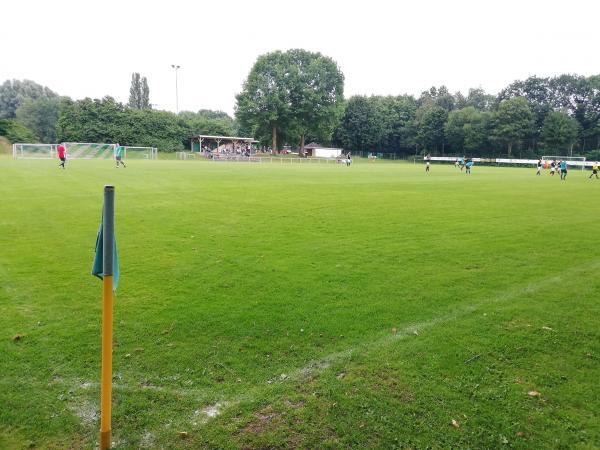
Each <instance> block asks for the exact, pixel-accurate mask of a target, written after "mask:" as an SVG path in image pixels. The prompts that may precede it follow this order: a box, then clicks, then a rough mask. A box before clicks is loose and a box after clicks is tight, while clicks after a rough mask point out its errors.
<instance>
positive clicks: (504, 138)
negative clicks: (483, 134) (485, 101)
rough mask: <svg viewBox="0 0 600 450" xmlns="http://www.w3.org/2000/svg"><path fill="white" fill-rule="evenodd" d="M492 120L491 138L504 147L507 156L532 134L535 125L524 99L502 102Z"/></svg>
mask: <svg viewBox="0 0 600 450" xmlns="http://www.w3.org/2000/svg"><path fill="white" fill-rule="evenodd" d="M492 120H493V138H494V139H495V140H496V141H497V142H499V143H500V144H501V145H505V146H506V148H507V150H508V155H509V156H510V154H511V151H512V148H513V146H514V145H515V144H518V143H519V142H520V141H522V140H523V139H524V138H525V137H527V136H530V135H531V134H532V132H533V127H534V123H535V122H534V115H533V113H532V112H531V108H530V107H529V102H528V101H527V99H526V98H524V97H514V98H511V99H508V100H503V101H502V102H501V103H500V105H499V106H498V110H497V111H496V112H495V113H494V116H493V119H492Z"/></svg>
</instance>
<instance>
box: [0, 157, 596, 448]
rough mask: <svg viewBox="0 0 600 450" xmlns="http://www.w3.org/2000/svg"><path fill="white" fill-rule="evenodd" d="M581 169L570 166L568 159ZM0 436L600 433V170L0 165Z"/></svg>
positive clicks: (316, 442)
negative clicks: (111, 263) (107, 281)
mask: <svg viewBox="0 0 600 450" xmlns="http://www.w3.org/2000/svg"><path fill="white" fill-rule="evenodd" d="M588 174H589V173H588ZM0 177H1V180H2V183H1V184H0V448H9V449H11V448H15V449H16V448H28V447H29V448H94V447H95V446H96V445H97V442H98V431H99V417H100V416H99V403H100V401H99V399H100V394H99V374H100V324H101V282H100V281H99V280H98V279H96V278H94V277H92V276H91V275H90V270H91V264H92V259H93V256H94V253H93V252H94V244H95V239H96V232H97V230H98V226H99V223H100V218H101V207H102V187H103V185H104V184H114V185H115V186H116V214H117V216H116V235H117V243H118V250H119V259H120V268H121V280H120V284H119V287H118V290H117V296H116V299H115V307H114V313H115V319H114V344H115V347H114V362H113V365H114V368H113V372H114V390H113V399H114V400H113V415H112V429H113V441H114V444H115V447H117V448H123V449H130V448H215V449H216V448H218V449H229V448H231V449H234V448H311V449H314V448H331V449H337V448H381V449H391V448H480V449H481V448H501V447H502V448H531V449H542V448H579V449H590V448H599V447H600V418H599V411H600V390H599V389H598V380H600V329H599V325H600V296H599V294H600V282H599V277H598V269H599V268H600V256H599V250H598V237H599V233H598V230H599V228H598V224H599V219H600V209H599V208H598V205H597V204H598V198H599V194H600V180H589V179H587V177H586V176H585V174H583V173H581V172H578V171H571V172H570V173H569V175H568V179H567V181H564V182H561V181H560V180H558V179H557V178H556V177H554V178H551V177H550V176H549V175H548V174H547V172H546V173H544V175H543V176H541V177H536V176H535V170H534V169H512V168H497V167H478V166H475V167H474V168H473V174H472V175H471V176H466V175H465V174H464V173H461V172H459V171H458V170H457V169H455V168H454V167H451V166H440V165H433V166H432V171H431V173H430V174H428V175H426V174H425V173H424V168H423V166H422V165H412V164H406V163H385V162H380V161H378V162H376V163H374V164H369V163H364V162H360V163H357V164H354V165H353V166H352V167H350V168H347V167H344V166H338V165H325V164H323V165H293V164H290V165H277V164H253V165H248V164H239V163H211V162H198V161H196V162H194V161H187V162H186V161H138V162H133V161H132V162H131V164H129V165H128V167H127V169H123V168H120V169H118V170H117V169H115V168H114V166H113V163H112V162H111V161H77V160H73V161H69V162H68V165H67V170H65V171H61V170H59V169H58V168H57V162H56V161H26V160H25V161H13V160H11V159H8V158H2V159H0Z"/></svg>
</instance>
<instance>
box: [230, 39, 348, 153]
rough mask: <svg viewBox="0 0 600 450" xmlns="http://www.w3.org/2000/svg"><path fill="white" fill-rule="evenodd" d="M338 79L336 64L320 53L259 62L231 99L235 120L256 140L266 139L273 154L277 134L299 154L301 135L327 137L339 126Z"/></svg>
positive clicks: (272, 57)
mask: <svg viewBox="0 0 600 450" xmlns="http://www.w3.org/2000/svg"><path fill="white" fill-rule="evenodd" d="M343 93H344V76H343V74H342V73H341V71H340V69H339V68H338V67H337V64H336V63H335V62H334V61H333V60H332V59H331V58H329V57H327V56H324V55H322V54H320V53H312V52H308V51H306V50H301V49H293V50H289V51H287V52H280V51H276V52H273V53H267V54H266V55H262V56H259V58H258V59H257V61H256V63H255V64H254V66H253V67H252V69H251V70H250V74H249V75H248V78H247V79H246V81H245V82H244V86H243V89H242V92H241V93H240V94H238V95H237V97H236V100H237V103H236V118H237V119H238V121H239V122H240V125H241V126H242V127H246V128H249V129H251V130H252V131H253V133H254V134H255V135H257V137H259V138H262V139H263V140H264V138H265V137H266V136H268V135H270V136H271V141H272V147H273V149H277V147H278V144H281V143H278V141H277V133H278V130H282V129H283V130H284V133H285V135H286V136H287V137H293V136H297V137H298V138H299V140H300V147H301V149H303V147H304V140H305V137H306V136H307V135H313V136H324V137H325V138H327V136H331V133H332V131H333V128H334V126H335V124H336V122H337V121H338V120H339V117H340V115H341V112H342V109H341V106H342V101H343Z"/></svg>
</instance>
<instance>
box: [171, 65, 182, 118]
mask: <svg viewBox="0 0 600 450" xmlns="http://www.w3.org/2000/svg"><path fill="white" fill-rule="evenodd" d="M171 67H172V68H173V69H175V112H176V113H177V114H179V91H178V88H177V71H178V70H179V68H180V67H181V66H178V65H176V64H171Z"/></svg>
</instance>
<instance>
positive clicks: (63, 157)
mask: <svg viewBox="0 0 600 450" xmlns="http://www.w3.org/2000/svg"><path fill="white" fill-rule="evenodd" d="M56 153H57V155H58V159H60V164H59V165H58V167H61V166H62V168H63V170H64V168H65V162H66V161H67V150H66V149H65V146H64V144H58V146H57V147H56Z"/></svg>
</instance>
